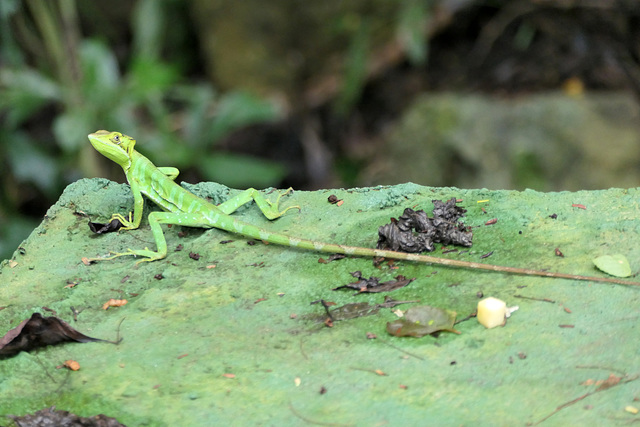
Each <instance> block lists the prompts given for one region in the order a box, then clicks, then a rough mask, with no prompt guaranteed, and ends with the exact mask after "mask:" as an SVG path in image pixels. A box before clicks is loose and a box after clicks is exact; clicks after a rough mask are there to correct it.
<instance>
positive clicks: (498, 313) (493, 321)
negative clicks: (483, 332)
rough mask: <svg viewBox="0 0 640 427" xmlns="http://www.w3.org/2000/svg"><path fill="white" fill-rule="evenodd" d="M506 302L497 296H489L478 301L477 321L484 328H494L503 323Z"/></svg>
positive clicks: (505, 313) (505, 314)
mask: <svg viewBox="0 0 640 427" xmlns="http://www.w3.org/2000/svg"><path fill="white" fill-rule="evenodd" d="M506 316H507V304H506V303H505V302H504V301H502V300H499V299H498V298H494V297H489V298H485V299H483V300H481V301H479V302H478V313H477V318H478V322H480V324H481V325H482V326H484V327H485V328H489V329H490V328H495V327H496V326H500V325H502V324H504V319H505V317H506Z"/></svg>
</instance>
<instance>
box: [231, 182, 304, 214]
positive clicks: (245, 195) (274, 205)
mask: <svg viewBox="0 0 640 427" xmlns="http://www.w3.org/2000/svg"><path fill="white" fill-rule="evenodd" d="M291 191H293V188H289V189H288V190H286V191H284V192H282V193H280V194H278V197H277V198H276V201H275V202H271V201H270V200H267V199H266V198H265V197H264V196H263V195H262V193H260V192H259V191H258V190H256V189H255V188H249V189H247V190H245V191H243V192H242V193H240V194H238V195H237V196H235V197H232V198H230V199H229V200H227V201H226V202H223V203H221V204H219V205H218V209H220V210H221V211H222V212H223V213H225V214H227V215H229V214H231V213H233V212H235V211H236V210H237V209H238V208H239V207H240V206H242V205H244V204H247V203H249V202H250V201H252V200H253V201H254V202H256V205H258V207H259V208H260V210H261V211H262V214H263V215H264V216H265V217H267V218H268V219H276V218H279V217H281V216H282V215H284V214H285V212H287V211H288V210H289V209H298V210H300V206H289V207H288V208H286V209H284V210H283V211H280V210H279V208H278V204H279V203H280V198H281V197H282V196H284V195H286V194H289V193H290V192H291Z"/></svg>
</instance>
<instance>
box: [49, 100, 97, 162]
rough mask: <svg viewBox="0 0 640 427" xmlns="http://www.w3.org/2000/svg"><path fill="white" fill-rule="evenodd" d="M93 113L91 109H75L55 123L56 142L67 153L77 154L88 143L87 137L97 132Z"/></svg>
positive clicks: (57, 118)
mask: <svg viewBox="0 0 640 427" xmlns="http://www.w3.org/2000/svg"><path fill="white" fill-rule="evenodd" d="M93 118H94V115H93V112H92V111H91V110H89V109H82V108H73V109H69V110H67V111H65V112H64V113H63V114H60V115H59V116H58V117H56V118H55V120H54V121H53V134H54V136H55V138H56V142H57V143H58V145H59V146H60V147H62V149H64V150H65V151H67V152H75V151H77V150H78V149H79V148H80V147H82V146H83V145H85V144H86V143H87V135H88V134H89V133H90V132H95V130H97V129H93V126H94V122H95V120H94V119H93Z"/></svg>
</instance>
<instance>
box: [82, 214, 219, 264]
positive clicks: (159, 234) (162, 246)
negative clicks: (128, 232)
mask: <svg viewBox="0 0 640 427" xmlns="http://www.w3.org/2000/svg"><path fill="white" fill-rule="evenodd" d="M160 224H175V225H184V226H188V227H204V226H207V222H206V220H205V219H204V218H202V216H200V215H199V214H194V213H171V212H151V213H150V214H149V226H150V227H151V233H152V234H153V239H154V241H155V243H156V250H155V251H153V250H151V249H149V248H144V249H127V251H126V252H116V253H113V254H112V255H111V256H108V257H105V258H90V259H89V260H90V261H103V260H110V259H114V258H118V257H121V256H140V257H144V258H143V259H141V260H139V261H138V262H136V265H137V264H140V263H141V262H148V261H156V260H159V259H163V258H165V257H166V256H167V240H166V239H165V237H164V233H163V231H162V227H161V226H160Z"/></svg>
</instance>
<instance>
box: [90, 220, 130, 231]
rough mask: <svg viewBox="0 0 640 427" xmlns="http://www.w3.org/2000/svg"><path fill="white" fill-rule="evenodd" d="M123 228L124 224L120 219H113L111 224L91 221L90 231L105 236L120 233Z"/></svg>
mask: <svg viewBox="0 0 640 427" xmlns="http://www.w3.org/2000/svg"><path fill="white" fill-rule="evenodd" d="M120 228H122V223H121V222H120V220H118V219H112V220H111V222H107V223H101V222H91V221H89V229H90V230H91V231H93V232H94V233H96V234H105V233H111V232H114V231H118V230H120Z"/></svg>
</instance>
